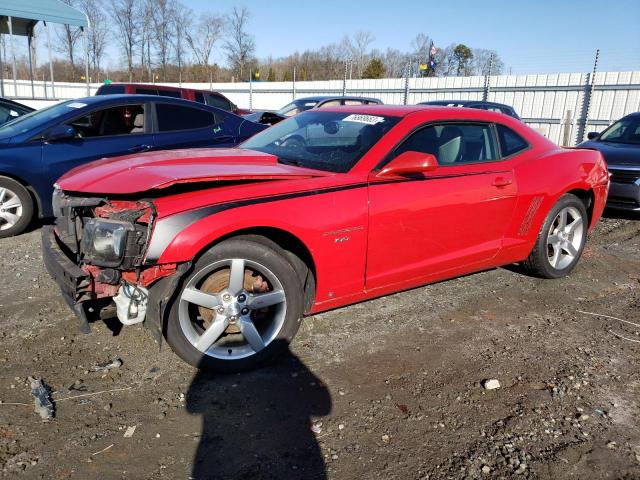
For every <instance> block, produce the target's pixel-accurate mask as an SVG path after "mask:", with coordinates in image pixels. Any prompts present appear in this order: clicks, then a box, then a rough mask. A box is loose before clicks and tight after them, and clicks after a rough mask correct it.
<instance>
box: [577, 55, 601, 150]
mask: <svg viewBox="0 0 640 480" xmlns="http://www.w3.org/2000/svg"><path fill="white" fill-rule="evenodd" d="M599 57H600V49H597V50H596V57H595V59H594V61H593V71H592V72H591V75H590V76H589V74H587V84H586V85H585V90H584V98H583V100H582V114H581V115H580V119H579V120H578V134H577V136H576V144H578V143H580V142H582V141H584V135H585V130H586V128H587V123H588V122H589V107H590V106H591V95H592V94H593V86H594V83H595V81H596V72H597V70H598V58H599Z"/></svg>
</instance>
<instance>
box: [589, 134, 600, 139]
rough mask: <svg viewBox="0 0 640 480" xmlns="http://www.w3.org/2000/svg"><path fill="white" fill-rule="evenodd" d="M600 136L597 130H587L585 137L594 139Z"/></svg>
mask: <svg viewBox="0 0 640 480" xmlns="http://www.w3.org/2000/svg"><path fill="white" fill-rule="evenodd" d="M599 136H600V134H599V133H598V132H589V133H587V138H588V139H589V140H595V139H597V138H598V137H599Z"/></svg>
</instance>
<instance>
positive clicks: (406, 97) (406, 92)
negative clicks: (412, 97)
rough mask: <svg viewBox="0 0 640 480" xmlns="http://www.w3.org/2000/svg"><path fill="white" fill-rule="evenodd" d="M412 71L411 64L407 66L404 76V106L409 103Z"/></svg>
mask: <svg viewBox="0 0 640 480" xmlns="http://www.w3.org/2000/svg"><path fill="white" fill-rule="evenodd" d="M410 69H411V67H410V64H407V68H406V71H405V76H404V98H403V99H402V103H403V104H404V105H406V104H407V102H408V101H409V70H410Z"/></svg>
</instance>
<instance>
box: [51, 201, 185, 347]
mask: <svg viewBox="0 0 640 480" xmlns="http://www.w3.org/2000/svg"><path fill="white" fill-rule="evenodd" d="M53 209H54V214H55V216H56V222H55V226H54V227H45V228H43V232H42V245H43V256H44V261H45V265H46V267H47V270H48V271H49V273H50V274H51V276H52V277H53V278H54V279H55V280H56V282H57V283H58V285H59V286H60V288H61V290H62V293H63V295H64V297H65V299H66V300H67V303H69V305H70V306H71V308H72V309H73V310H74V312H75V313H76V315H77V316H78V318H79V319H80V328H81V330H82V331H83V332H88V331H89V324H88V318H87V315H88V314H91V315H95V316H98V317H100V318H108V317H113V316H117V317H118V319H119V320H120V321H121V322H122V323H123V324H125V325H133V324H137V323H141V322H143V321H145V319H146V318H150V319H152V320H153V321H154V327H155V328H152V329H151V330H152V331H153V332H154V334H155V335H154V336H156V338H157V339H158V340H160V339H161V336H162V325H161V324H162V322H161V321H160V319H161V318H163V314H164V307H165V306H166V304H167V302H168V300H169V299H170V296H171V294H172V292H173V289H174V288H175V285H176V284H177V282H178V280H179V278H180V274H181V273H182V272H183V271H184V270H185V269H186V267H187V266H185V265H181V266H179V265H177V264H164V265H149V264H147V263H146V262H145V252H146V250H147V246H148V243H149V240H150V237H151V233H152V230H153V224H154V218H155V208H154V205H153V202H152V201H151V200H146V199H141V200H133V201H131V200H117V199H110V198H106V197H84V196H74V195H70V194H67V193H65V192H62V191H61V190H59V189H56V191H55V192H54V195H53ZM176 273H177V274H178V275H176ZM162 279H165V281H163V282H161V280H162ZM152 287H153V288H152ZM145 325H146V326H150V325H149V322H145Z"/></svg>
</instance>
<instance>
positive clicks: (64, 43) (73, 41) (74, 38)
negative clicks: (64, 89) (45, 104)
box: [53, 0, 81, 75]
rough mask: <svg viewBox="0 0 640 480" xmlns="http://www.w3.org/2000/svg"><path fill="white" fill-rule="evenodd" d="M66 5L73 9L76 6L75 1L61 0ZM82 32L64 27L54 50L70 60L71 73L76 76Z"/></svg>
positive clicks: (59, 33)
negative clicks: (78, 46) (77, 52)
mask: <svg viewBox="0 0 640 480" xmlns="http://www.w3.org/2000/svg"><path fill="white" fill-rule="evenodd" d="M60 1H61V2H62V3H64V4H65V5H69V6H71V7H73V6H75V2H74V0H60ZM80 33H81V30H80V28H78V27H73V26H70V25H62V28H61V29H59V30H58V31H57V37H58V42H56V43H55V45H53V49H54V50H56V51H57V52H60V53H62V54H64V55H66V56H67V57H68V58H69V63H70V64H71V71H72V72H73V74H74V75H75V72H76V58H75V53H76V45H77V43H78V39H79V38H80Z"/></svg>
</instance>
